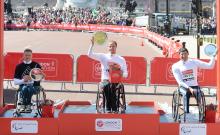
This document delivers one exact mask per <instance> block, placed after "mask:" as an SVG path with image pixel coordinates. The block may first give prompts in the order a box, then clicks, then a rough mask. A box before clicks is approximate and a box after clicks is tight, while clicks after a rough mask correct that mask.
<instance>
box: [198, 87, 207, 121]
mask: <svg viewBox="0 0 220 135" xmlns="http://www.w3.org/2000/svg"><path fill="white" fill-rule="evenodd" d="M205 107H206V102H205V95H204V93H203V92H202V91H201V103H200V104H198V109H199V122H205V113H206V112H205V111H206V109H205Z"/></svg>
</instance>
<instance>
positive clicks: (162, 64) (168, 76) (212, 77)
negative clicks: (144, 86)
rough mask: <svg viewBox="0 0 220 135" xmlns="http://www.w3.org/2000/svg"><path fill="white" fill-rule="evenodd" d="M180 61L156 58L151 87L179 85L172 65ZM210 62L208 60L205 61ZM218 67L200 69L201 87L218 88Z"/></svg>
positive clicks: (151, 75) (152, 66) (152, 70)
mask: <svg viewBox="0 0 220 135" xmlns="http://www.w3.org/2000/svg"><path fill="white" fill-rule="evenodd" d="M178 60H179V59H174V58H162V57H156V58H154V59H153V60H152V61H151V73H150V84H151V85H177V82H176V80H175V78H174V76H173V73H172V65H173V64H174V63H175V62H177V61H178ZM203 61H208V60H203ZM216 79H217V78H216V67H215V68H214V69H211V70H210V69H199V71H198V82H199V85H200V86H214V87H215V86H216Z"/></svg>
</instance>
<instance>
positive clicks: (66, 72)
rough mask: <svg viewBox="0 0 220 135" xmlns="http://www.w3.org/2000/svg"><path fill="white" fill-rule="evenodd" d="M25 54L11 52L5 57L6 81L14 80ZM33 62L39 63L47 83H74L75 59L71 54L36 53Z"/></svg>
mask: <svg viewBox="0 0 220 135" xmlns="http://www.w3.org/2000/svg"><path fill="white" fill-rule="evenodd" d="M22 57H23V53H16V52H9V53H7V55H6V56H5V69H4V70H5V71H4V73H5V74H4V78H5V79H13V78H14V72H15V67H16V65H17V64H18V63H20V62H22ZM33 61H36V62H38V63H39V64H40V65H41V66H42V69H43V72H44V73H45V74H46V78H45V80H47V81H62V82H72V81H73V57H72V56H71V55H69V54H46V53H34V54H33Z"/></svg>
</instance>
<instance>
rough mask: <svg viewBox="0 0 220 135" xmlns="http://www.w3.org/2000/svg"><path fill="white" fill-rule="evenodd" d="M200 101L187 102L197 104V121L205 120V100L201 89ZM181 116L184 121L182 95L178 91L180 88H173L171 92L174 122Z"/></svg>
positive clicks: (179, 120)
mask: <svg viewBox="0 0 220 135" xmlns="http://www.w3.org/2000/svg"><path fill="white" fill-rule="evenodd" d="M200 100H201V101H200V103H198V101H196V104H189V106H197V107H198V112H199V122H204V121H205V114H206V113H205V111H206V109H205V107H206V102H205V95H204V93H203V91H201V99H200ZM182 116H183V120H184V122H185V121H186V113H185V112H184V107H183V97H182V94H181V93H180V88H178V89H177V90H175V91H174V92H173V99H172V117H173V119H174V121H176V122H181V117H182Z"/></svg>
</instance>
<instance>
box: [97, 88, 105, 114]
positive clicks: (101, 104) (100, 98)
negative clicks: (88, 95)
mask: <svg viewBox="0 0 220 135" xmlns="http://www.w3.org/2000/svg"><path fill="white" fill-rule="evenodd" d="M104 96H105V95H104V92H103V91H102V92H100V91H98V92H97V98H96V111H97V113H105V98H104Z"/></svg>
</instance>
